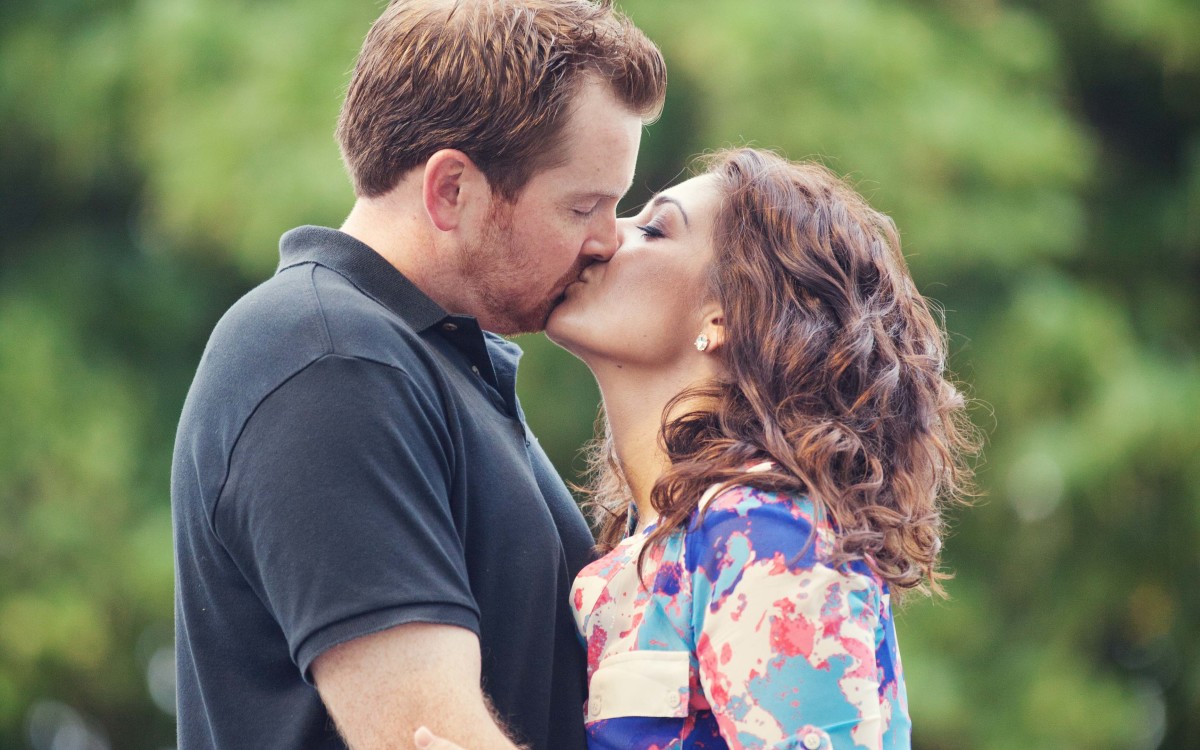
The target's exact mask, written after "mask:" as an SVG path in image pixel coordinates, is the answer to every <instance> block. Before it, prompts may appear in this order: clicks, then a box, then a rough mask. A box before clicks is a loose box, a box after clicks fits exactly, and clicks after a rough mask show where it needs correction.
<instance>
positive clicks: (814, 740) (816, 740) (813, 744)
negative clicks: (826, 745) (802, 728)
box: [804, 732, 821, 750]
mask: <svg viewBox="0 0 1200 750" xmlns="http://www.w3.org/2000/svg"><path fill="white" fill-rule="evenodd" d="M804 747H805V748H807V750H818V748H820V747H821V735H819V734H817V733H816V732H809V733H808V734H806V735H804Z"/></svg>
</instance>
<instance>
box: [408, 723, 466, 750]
mask: <svg viewBox="0 0 1200 750" xmlns="http://www.w3.org/2000/svg"><path fill="white" fill-rule="evenodd" d="M413 742H414V743H415V744H416V746H417V748H418V750H464V748H461V747H459V746H458V745H455V744H454V743H453V742H451V741H450V740H445V739H442V738H441V737H438V736H437V735H436V734H434V733H433V732H431V731H429V729H428V728H426V727H418V728H417V731H416V732H413Z"/></svg>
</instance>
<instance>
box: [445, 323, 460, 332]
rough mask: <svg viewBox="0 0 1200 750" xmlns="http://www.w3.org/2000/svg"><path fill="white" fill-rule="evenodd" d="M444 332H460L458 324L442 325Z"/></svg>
mask: <svg viewBox="0 0 1200 750" xmlns="http://www.w3.org/2000/svg"><path fill="white" fill-rule="evenodd" d="M442 330H443V331H446V332H447V333H454V332H455V331H457V330H458V324H457V323H442Z"/></svg>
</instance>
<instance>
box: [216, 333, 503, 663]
mask: <svg viewBox="0 0 1200 750" xmlns="http://www.w3.org/2000/svg"><path fill="white" fill-rule="evenodd" d="M452 471H453V448H452V442H451V438H450V435H449V434H448V430H447V427H446V418H445V416H444V412H443V411H442V408H441V406H440V402H439V401H438V394H437V392H436V390H435V389H434V388H433V387H432V386H431V385H430V386H426V387H421V386H420V385H419V384H418V383H417V382H414V379H413V377H412V376H410V375H409V374H408V373H406V372H404V371H403V370H400V369H397V368H395V367H391V366H388V365H384V364H380V363H377V362H373V361H368V360H363V359H357V358H351V357H341V356H336V355H329V356H325V357H323V358H321V359H319V360H317V361H316V362H314V363H312V364H310V365H309V366H308V367H306V368H305V369H304V370H302V371H301V372H299V373H298V374H296V375H295V376H293V377H292V378H291V379H290V380H288V381H287V382H286V383H284V384H283V385H282V386H280V387H279V388H278V389H277V390H276V391H274V392H273V393H272V394H271V395H270V396H268V397H267V398H266V399H265V400H264V401H263V402H262V403H261V404H260V405H259V407H258V409H257V410H256V411H255V413H254V414H253V416H252V417H251V418H250V420H249V422H248V423H247V425H246V426H245V428H244V430H243V431H242V434H241V436H240V437H239V438H238V442H237V445H236V447H235V448H234V450H233V453H232V457H231V463H230V468H229V478H228V480H227V482H226V484H225V487H224V488H223V490H222V493H221V495H220V498H219V500H218V503H217V506H216V509H215V511H214V519H213V522H214V527H215V529H216V532H217V535H218V537H219V538H220V539H221V541H222V543H223V544H224V546H225V548H226V549H227V551H228V552H229V554H230V555H231V556H232V558H233V560H234V562H235V563H236V565H237V566H238V568H239V569H240V570H241V572H242V574H243V575H244V576H245V578H246V580H247V581H248V582H249V584H250V586H251V587H252V588H253V589H254V590H255V592H256V593H257V594H258V597H259V598H260V599H261V600H262V602H263V604H264V605H265V606H266V607H267V609H268V610H269V611H270V612H271V614H272V616H273V617H274V618H275V619H276V621H277V622H278V623H279V625H280V627H281V628H282V630H283V633H284V635H285V637H286V639H287V642H288V646H289V649H290V651H291V655H292V658H293V660H294V661H295V662H296V664H297V666H298V667H299V668H300V670H301V673H302V674H303V675H304V677H305V679H309V680H311V678H310V676H309V673H308V672H309V667H310V665H311V664H312V661H313V660H314V659H315V658H316V657H317V656H318V655H319V654H320V653H322V652H323V651H325V650H326V649H328V648H330V647H332V646H334V645H337V644H338V643H342V642H345V641H349V640H353V639H354V638H357V637H361V636H364V635H367V634H370V633H373V632H377V631H380V630H384V629H386V628H389V627H393V626H395V625H400V624H404V623H408V622H435V623H443V624H451V625H458V626H461V627H464V628H469V629H471V630H473V631H475V632H476V633H478V632H479V613H478V608H477V606H476V603H475V600H474V598H473V597H472V595H471V591H470V586H469V583H468V578H467V572H466V570H467V569H466V561H465V556H464V550H463V545H462V541H461V537H460V535H459V532H458V528H459V526H458V524H456V519H455V516H454V513H453V511H452V507H451V503H450V500H449V494H450V482H451V480H450V477H451V476H452Z"/></svg>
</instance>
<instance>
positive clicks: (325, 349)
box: [171, 227, 592, 750]
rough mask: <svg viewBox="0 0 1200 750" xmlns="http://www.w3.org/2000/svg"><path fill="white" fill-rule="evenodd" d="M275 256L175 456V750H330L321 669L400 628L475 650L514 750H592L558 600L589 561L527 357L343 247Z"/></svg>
mask: <svg viewBox="0 0 1200 750" xmlns="http://www.w3.org/2000/svg"><path fill="white" fill-rule="evenodd" d="M280 253H281V262H280V267H279V270H278V272H277V273H276V275H275V276H274V277H273V278H271V279H270V280H268V281H267V282H265V283H263V284H262V285H260V286H259V287H258V288H256V289H254V290H253V291H251V292H250V293H249V294H247V295H246V296H245V297H243V298H242V299H241V300H240V301H238V302H237V303H236V304H235V305H234V306H233V307H232V308H231V309H230V310H229V312H227V313H226V315H225V316H224V317H223V318H222V319H221V321H220V322H219V323H218V324H217V327H216V329H215V330H214V332H213V335H212V338H211V339H210V341H209V343H208V346H207V348H206V349H205V352H204V356H203V358H202V359H201V362H200V366H199V369H198V370H197V373H196V378H195V381H194V382H193V384H192V388H191V390H190V392H189V393H188V398H187V402H186V404H185V405H184V410H183V416H182V419H181V421H180V425H179V432H178V435H177V438H176V444H175V458H174V465H173V470H172V482H171V499H172V507H173V512H174V522H175V554H176V571H177V572H176V577H177V585H176V648H177V653H178V670H179V687H178V690H179V741H180V748H181V750H194V749H196V748H253V749H254V750H266V749H267V748H281V749H282V748H287V749H288V750H295V749H296V748H342V747H344V745H343V744H342V743H341V741H340V740H339V739H338V737H337V735H336V732H335V731H334V728H333V724H332V721H331V720H330V718H329V716H328V715H327V714H326V712H325V710H324V707H323V705H322V703H321V701H320V698H319V696H318V695H317V692H316V690H315V689H314V687H313V686H312V683H311V681H312V677H311V674H310V672H309V668H310V666H311V664H312V662H313V660H314V659H315V658H316V657H317V656H318V655H319V654H321V653H322V652H323V651H325V650H326V649H328V648H330V647H331V646H334V645H336V644H338V643H342V642H345V641H348V640H351V639H354V638H357V637H360V636H363V635H366V634H369V633H372V632H376V631H379V630H383V629H385V628H389V627H392V626H395V625H399V624H402V623H408V622H433V623H446V624H451V625H457V626H461V627H464V628H468V629H470V630H473V631H475V632H476V633H478V634H479V637H480V643H481V647H482V657H483V685H484V689H485V691H486V692H487V694H488V695H489V697H490V698H491V700H492V702H493V704H494V706H495V708H496V710H497V711H498V713H499V714H500V716H501V718H502V719H503V720H504V721H505V722H506V724H507V725H508V726H509V727H510V728H511V729H513V730H515V732H516V733H517V734H518V736H519V739H521V740H523V741H525V742H528V743H530V745H531V746H532V747H533V748H539V749H542V750H582V749H583V748H584V746H585V740H584V733H583V727H582V703H583V700H584V697H585V690H586V676H585V664H586V662H585V655H584V654H583V653H582V651H581V646H580V643H579V640H578V638H577V636H576V634H575V628H574V623H573V620H572V617H571V613H570V610H569V606H568V595H569V590H570V585H571V581H572V579H573V577H574V575H575V574H576V573H577V572H578V571H579V569H580V568H581V567H582V566H583V565H585V564H586V563H587V561H588V559H589V556H590V554H591V546H592V538H591V535H590V533H589V532H588V529H587V526H586V524H585V523H584V521H583V518H582V516H581V515H580V513H579V511H578V509H577V508H576V506H575V504H574V502H573V501H572V499H571V496H570V494H569V493H568V492H567V490H566V488H565V487H564V486H563V484H562V481H561V480H560V479H559V478H558V476H557V475H556V474H555V472H554V470H553V468H552V467H551V465H550V462H549V461H548V460H547V458H546V456H545V454H544V453H543V452H542V449H541V447H540V446H539V445H538V443H537V441H536V440H534V439H533V437H532V435H531V434H530V433H529V431H528V429H527V428H526V427H525V423H524V417H523V415H522V412H521V407H520V404H519V403H518V402H517V397H516V390H515V382H516V369H517V359H518V357H519V356H520V349H519V348H518V347H517V346H516V345H514V344H512V343H509V342H506V341H504V340H503V339H501V338H500V337H498V336H494V335H492V334H489V333H485V332H483V331H481V330H480V328H479V326H478V324H477V323H476V322H475V320H474V319H473V318H470V317H466V316H456V315H448V314H447V313H446V312H445V311H444V310H442V309H441V308H440V307H439V306H438V305H437V304H435V303H434V302H433V301H432V300H431V299H429V298H428V297H427V296H425V295H424V294H422V293H421V291H420V290H418V289H417V288H416V287H415V286H414V285H413V284H412V283H411V282H409V281H408V280H407V279H406V278H405V277H404V276H402V275H401V274H400V273H399V272H398V271H396V269H395V268H393V267H392V266H391V265H390V264H389V263H387V262H386V261H385V260H384V259H383V258H382V257H381V256H380V255H378V254H377V253H375V252H374V251H373V250H371V249H370V248H369V247H367V246H365V245H363V244H362V243H360V242H358V241H357V240H355V239H353V238H351V237H349V236H348V235H345V234H343V233H341V232H338V231H335V230H332V229H325V228H320V227H301V228H299V229H295V230H293V231H291V232H289V233H287V234H286V235H284V237H283V239H282V241H281V243H280ZM430 718H431V719H432V718H433V717H430Z"/></svg>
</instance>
